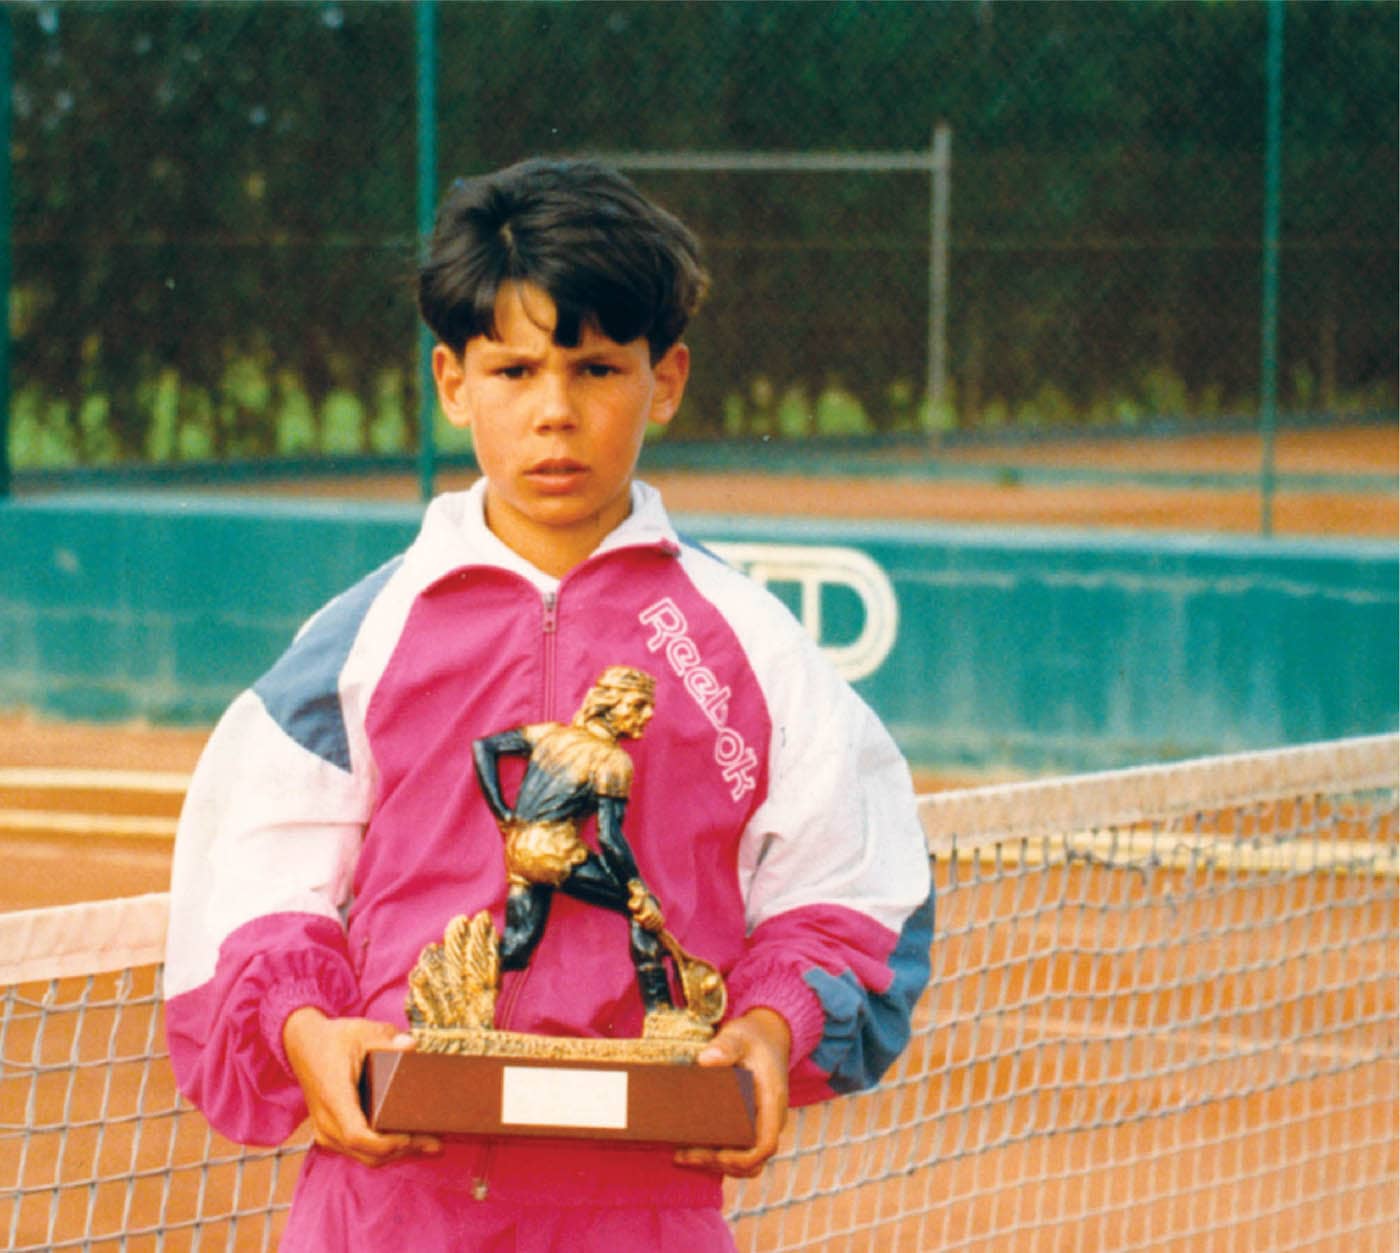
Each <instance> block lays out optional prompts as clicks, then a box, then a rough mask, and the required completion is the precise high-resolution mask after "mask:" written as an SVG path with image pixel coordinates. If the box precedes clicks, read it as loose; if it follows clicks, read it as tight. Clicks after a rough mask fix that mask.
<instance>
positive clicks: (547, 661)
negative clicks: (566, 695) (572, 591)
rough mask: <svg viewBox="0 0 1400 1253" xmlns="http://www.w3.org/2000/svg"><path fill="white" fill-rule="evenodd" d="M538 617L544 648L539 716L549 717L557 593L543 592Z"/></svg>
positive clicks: (552, 689)
mask: <svg viewBox="0 0 1400 1253" xmlns="http://www.w3.org/2000/svg"><path fill="white" fill-rule="evenodd" d="M541 608H542V610H543V612H542V615H541V619H540V636H541V640H540V643H541V646H542V648H543V650H544V692H543V694H542V700H541V705H540V710H541V716H542V717H544V718H549V717H550V716H551V715H552V714H553V712H554V663H555V642H556V641H557V640H558V638H559V593H558V592H545V593H544V596H543V604H542V606H541Z"/></svg>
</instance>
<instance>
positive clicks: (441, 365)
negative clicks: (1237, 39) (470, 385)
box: [433, 344, 472, 427]
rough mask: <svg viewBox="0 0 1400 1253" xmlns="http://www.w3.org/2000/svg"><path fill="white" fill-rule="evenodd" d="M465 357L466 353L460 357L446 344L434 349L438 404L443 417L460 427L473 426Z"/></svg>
mask: <svg viewBox="0 0 1400 1253" xmlns="http://www.w3.org/2000/svg"><path fill="white" fill-rule="evenodd" d="M465 357H466V353H465V351H464V352H463V353H462V356H460V357H459V356H458V355H457V354H456V353H455V352H453V351H452V349H450V348H449V347H447V345H446V344H437V345H435V346H434V347H433V381H434V382H435V383H436V384H437V394H438V404H439V405H441V406H442V416H443V417H445V418H446V419H447V420H448V421H449V422H451V423H452V425H453V426H458V427H468V426H470V425H471V424H472V418H471V409H470V408H469V407H468V405H467V389H466V386H465V383H466V369H465V368H464V359H465Z"/></svg>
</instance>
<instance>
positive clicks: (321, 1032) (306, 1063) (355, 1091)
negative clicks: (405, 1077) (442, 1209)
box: [282, 1005, 442, 1166]
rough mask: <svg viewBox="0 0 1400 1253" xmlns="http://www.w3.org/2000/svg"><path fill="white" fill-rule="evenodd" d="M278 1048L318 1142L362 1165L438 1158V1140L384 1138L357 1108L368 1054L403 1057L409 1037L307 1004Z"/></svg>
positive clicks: (292, 1016)
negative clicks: (288, 1065) (422, 1155)
mask: <svg viewBox="0 0 1400 1253" xmlns="http://www.w3.org/2000/svg"><path fill="white" fill-rule="evenodd" d="M282 1046H283V1048H285V1049H286V1050H287V1061H288V1062H290V1063H291V1067H292V1073H293V1074H294V1075H295V1076H296V1080H297V1082H298V1083H299V1084H300V1085H301V1090H302V1093H303V1094H304V1095H305V1097H306V1105H307V1108H308V1110H309V1111H310V1113H311V1126H312V1130H313V1132H314V1133H315V1139H316V1143H317V1144H319V1145H320V1146H321V1147H322V1148H326V1149H331V1150H333V1151H334V1152H336V1153H344V1154H345V1155H346V1156H347V1157H352V1158H354V1159H355V1161H357V1162H360V1163H362V1164H363V1165H365V1166H383V1165H384V1164H386V1163H387V1162H392V1161H397V1160H398V1159H399V1158H401V1157H409V1156H412V1155H414V1154H418V1153H430V1154H431V1153H440V1152H441V1151H442V1141H441V1140H439V1139H438V1138H437V1137H436V1136H426V1135H404V1134H397V1133H396V1134H390V1135H384V1134H381V1133H379V1132H377V1131H375V1130H373V1129H372V1128H371V1127H370V1125H369V1123H368V1122H367V1121H366V1120H365V1115H364V1111H363V1110H362V1109H361V1108H360V1098H359V1082H360V1071H361V1069H362V1068H363V1066H364V1064H365V1054H366V1053H367V1052H368V1051H369V1050H370V1049H396V1050H399V1051H402V1052H407V1051H408V1050H409V1049H411V1048H412V1047H413V1037H412V1036H410V1035H405V1034H404V1033H402V1032H398V1031H396V1030H395V1029H394V1028H393V1027H391V1026H390V1025H389V1024H388V1023H387V1022H375V1021H373V1020H372V1019H369V1018H328V1017H326V1015H325V1014H323V1013H322V1012H321V1011H320V1010H319V1009H314V1008H313V1007H311V1006H309V1005H304V1006H302V1008H301V1009H297V1010H293V1011H292V1013H290V1014H289V1015H288V1016H287V1021H286V1022H285V1023H283V1024H282Z"/></svg>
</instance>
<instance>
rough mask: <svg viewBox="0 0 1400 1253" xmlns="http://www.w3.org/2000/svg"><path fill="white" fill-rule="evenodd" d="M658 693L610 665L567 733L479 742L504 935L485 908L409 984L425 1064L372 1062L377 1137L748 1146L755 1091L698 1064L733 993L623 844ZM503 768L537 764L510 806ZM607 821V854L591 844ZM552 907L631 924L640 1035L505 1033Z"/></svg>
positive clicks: (429, 951) (450, 935)
mask: <svg viewBox="0 0 1400 1253" xmlns="http://www.w3.org/2000/svg"><path fill="white" fill-rule="evenodd" d="M655 687H656V684H655V680H654V679H653V678H652V677H651V676H650V675H648V674H646V673H645V672H643V671H641V670H635V669H632V668H631V667H628V666H609V667H608V668H607V669H606V670H604V671H603V673H602V674H601V675H600V676H599V678H598V681H597V682H596V683H595V684H594V685H593V687H592V688H591V689H590V690H589V692H588V694H587V696H586V697H585V699H584V703H583V706H582V708H580V710H579V711H578V713H577V714H576V715H575V717H574V719H573V720H572V721H571V722H570V723H568V724H562V723H554V722H548V723H539V724H535V725H532V726H525V727H519V728H516V729H515V730H511V731H503V732H500V733H498V734H495V735H489V736H486V737H485V738H483V739H479V740H477V741H475V742H474V743H473V745H472V758H473V764H474V766H475V768H476V774H477V779H478V780H479V782H480V784H481V790H482V794H483V796H484V797H485V799H486V803H487V804H488V805H489V806H490V808H491V811H492V813H493V814H494V815H495V818H496V822H497V825H498V826H499V828H500V831H501V835H502V847H503V852H504V857H505V867H506V882H507V896H506V909H505V932H504V934H503V935H497V933H496V928H495V925H494V923H493V921H492V918H491V914H490V911H489V910H484V909H483V910H481V911H480V912H478V913H477V914H475V915H474V916H472V917H467V916H465V915H462V916H459V917H456V918H454V919H452V921H451V922H450V923H449V924H448V927H447V930H446V933H445V934H444V936H443V940H442V943H441V944H429V945H428V946H427V947H426V948H424V949H423V952H422V954H421V956H420V957H419V959H418V964H417V965H416V966H415V967H414V968H413V970H412V972H411V973H410V974H409V980H408V984H409V993H408V1004H407V1013H408V1020H409V1026H410V1028H411V1030H412V1034H413V1038H414V1042H415V1049H414V1051H412V1052H409V1053H400V1052H392V1051H388V1050H374V1051H372V1052H370V1053H369V1055H368V1056H367V1058H366V1061H365V1068H364V1073H363V1076H362V1079H361V1089H362V1091H361V1095H362V1099H363V1101H364V1104H365V1110H366V1114H367V1117H368V1119H369V1122H370V1125H371V1126H372V1127H374V1128H375V1129H376V1130H381V1131H429V1132H435V1133H449V1134H450V1133H484V1134H492V1135H537V1136H577V1137H587V1138H591V1139H603V1140H627V1141H639V1142H656V1143H665V1144H676V1145H699V1146H713V1147H738V1148H744V1147H749V1146H751V1145H752V1144H753V1142H754V1125H753V1076H752V1075H751V1074H750V1073H749V1072H748V1071H747V1070H744V1069H743V1068H742V1067H708V1068H707V1067H701V1066H698V1065H696V1064H695V1059H696V1057H697V1055H698V1054H699V1053H700V1051H701V1050H702V1049H703V1048H704V1047H705V1045H706V1044H707V1043H708V1042H709V1040H710V1039H711V1038H712V1037H713V1035H714V1033H715V1030H716V1027H717V1026H718V1024H719V1022H720V1019H721V1018H722V1017H723V1016H724V1010H725V987H724V980H723V978H722V977H721V975H720V973H719V971H718V970H716V969H715V967H714V966H712V965H710V964H709V963H708V962H706V961H704V960H702V959H701V958H699V957H696V956H694V955H692V954H690V953H688V952H686V951H685V949H684V948H683V947H682V946H681V945H680V943H679V942H678V941H677V940H676V938H675V936H673V935H672V934H671V933H670V932H669V931H668V930H667V929H666V925H665V915H664V913H663V910H662V908H661V903H660V902H659V901H658V900H657V899H656V897H655V896H653V895H652V893H651V890H650V889H649V888H648V887H647V885H646V883H645V882H644V881H643V880H642V877H641V875H640V874H639V873H638V870H637V865H636V862H635V860H634V858H633V855H632V850H631V848H630V846H629V845H628V843H627V839H626V836H625V835H624V833H623V830H622V819H623V815H624V813H625V811H626V807H627V798H628V795H629V792H630V790H631V784H632V771H633V766H632V759H631V757H629V756H628V754H627V753H626V751H625V750H624V749H623V748H622V747H621V745H620V743H619V741H620V740H622V739H637V738H640V736H641V735H642V733H643V731H644V730H645V729H646V725H647V723H648V722H649V721H650V719H651V716H652V713H653V711H654V701H655ZM504 756H519V757H524V758H525V759H526V762H527V764H526V770H525V777H524V779H523V780H522V781H521V784H520V787H519V789H518V791H517V794H516V797H515V800H514V802H513V803H508V802H507V800H506V798H505V796H504V794H503V792H502V788H501V782H500V772H499V762H500V759H501V758H502V757H504ZM594 815H596V816H597V822H598V850H597V851H594V850H593V849H591V848H590V847H589V846H588V845H587V844H586V843H584V841H583V840H582V839H581V838H580V834H579V832H580V828H581V826H582V825H583V823H584V822H585V821H586V820H587V819H588V818H589V817H592V816H594ZM556 891H562V892H565V893H567V894H569V895H570V896H573V897H575V898H576V899H578V900H581V901H584V902H586V903H588V904H590V905H594V906H597V907H599V908H602V909H608V910H611V911H613V912H615V913H618V914H621V915H623V916H624V917H626V918H627V920H628V929H629V948H630V953H631V957H632V962H633V965H634V966H635V968H636V973H637V985H638V990H639V994H640V996H641V999H642V1004H643V1008H644V1011H645V1017H644V1022H643V1028H642V1034H641V1036H639V1037H635V1038H597V1037H561V1036H538V1035H531V1034H527V1033H523V1032H516V1031H506V1030H501V1029H498V1028H497V1027H496V1025H495V1011H496V999H497V994H498V992H499V991H500V986H501V976H502V974H503V973H504V972H506V971H523V970H524V969H525V968H526V967H527V966H528V965H529V961H530V957H531V954H532V953H533V952H534V949H535V946H536V945H537V944H538V943H539V941H540V939H541V937H542V936H543V934H544V928H545V924H546V922H547V920H548V915H549V906H550V901H551V899H552V897H553V894H554V893H555V892H556Z"/></svg>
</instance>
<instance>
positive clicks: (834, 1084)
mask: <svg viewBox="0 0 1400 1253" xmlns="http://www.w3.org/2000/svg"><path fill="white" fill-rule="evenodd" d="M932 943H933V892H932V890H930V892H929V895H928V899H927V900H926V901H925V902H924V903H923V904H922V905H921V906H920V907H919V908H918V909H916V910H915V911H914V912H913V913H912V914H910V915H909V918H908V919H907V920H906V921H905V923H904V926H903V928H902V929H901V930H900V933H899V941H898V942H897V943H896V944H895V947H894V952H893V953H891V954H890V967H891V969H892V970H893V973H894V978H893V979H892V980H891V982H890V986H889V988H888V989H887V990H886V991H884V992H871V991H869V990H868V989H866V988H863V987H861V985H860V983H859V981H858V980H857V979H856V977H855V975H853V974H852V973H851V972H850V971H849V970H847V971H843V972H842V973H841V974H840V975H839V976H838V975H830V974H827V972H826V971H824V970H811V971H808V973H807V975H806V976H805V977H806V981H807V986H808V987H810V988H811V989H812V990H813V991H814V992H815V993H816V994H817V996H818V997H819V998H820V1000H821V1003H822V1008H823V1009H824V1010H825V1011H826V1020H827V1021H826V1030H825V1032H824V1033H823V1035H822V1039H821V1042H820V1043H819V1044H818V1045H817V1048H816V1050H815V1051H814V1052H813V1053H812V1061H813V1062H814V1063H815V1064H816V1065H817V1066H819V1067H820V1068H821V1069H822V1070H824V1071H826V1072H827V1075H828V1078H827V1082H828V1083H829V1084H830V1085H831V1090H832V1091H833V1092H840V1093H847V1092H860V1091H863V1090H864V1089H866V1088H872V1087H874V1086H875V1084H876V1083H878V1082H879V1080H880V1076H881V1075H883V1074H884V1073H885V1071H886V1070H888V1069H889V1066H890V1063H891V1062H893V1061H894V1059H895V1058H896V1057H898V1056H899V1053H900V1050H902V1049H903V1048H904V1046H905V1045H906V1044H908V1043H909V1034H910V1031H909V1027H910V1021H909V1020H910V1016H911V1015H912V1013H913V1011H914V1004H915V1002H916V1001H918V999H919V996H920V995H921V994H922V992H923V990H924V988H925V987H926V986H927V984H928V979H929V947H930V945H931V944H932Z"/></svg>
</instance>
